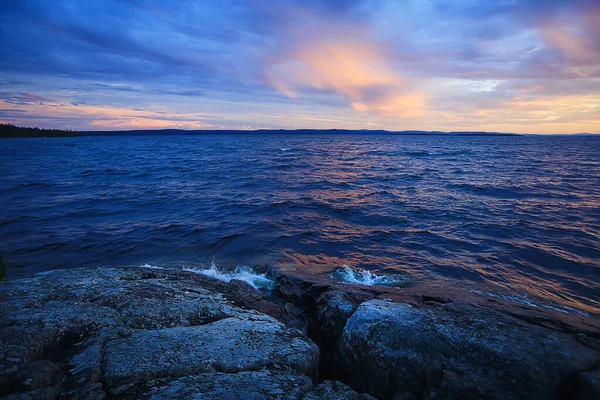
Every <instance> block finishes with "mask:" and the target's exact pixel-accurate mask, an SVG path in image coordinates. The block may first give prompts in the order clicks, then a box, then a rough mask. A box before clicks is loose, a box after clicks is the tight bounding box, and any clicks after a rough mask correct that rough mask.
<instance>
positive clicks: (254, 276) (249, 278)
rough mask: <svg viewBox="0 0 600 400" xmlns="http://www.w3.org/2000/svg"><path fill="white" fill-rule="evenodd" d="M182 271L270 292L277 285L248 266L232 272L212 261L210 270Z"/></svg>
mask: <svg viewBox="0 0 600 400" xmlns="http://www.w3.org/2000/svg"><path fill="white" fill-rule="evenodd" d="M140 267H141V268H150V269H170V268H164V267H159V266H157V265H151V264H143V265H140ZM181 269H182V270H184V271H189V272H194V273H196V274H200V275H205V276H210V277H211V278H216V279H218V280H221V281H224V282H230V281H231V280H232V279H237V280H240V281H244V282H246V283H248V284H249V285H250V286H252V287H254V288H255V289H258V290H266V291H268V290H271V289H272V288H273V286H274V285H275V282H274V281H273V280H272V279H269V278H268V277H267V275H266V274H260V273H258V272H256V271H254V270H253V269H252V268H250V267H247V266H239V267H235V268H234V269H233V270H231V271H227V270H225V269H223V268H222V267H220V266H218V265H217V264H216V263H215V262H214V261H212V262H211V263H210V265H209V266H208V268H203V267H181Z"/></svg>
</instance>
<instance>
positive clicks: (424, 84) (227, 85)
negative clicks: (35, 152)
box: [0, 0, 600, 131]
mask: <svg viewBox="0 0 600 400" xmlns="http://www.w3.org/2000/svg"><path fill="white" fill-rule="evenodd" d="M599 19H600V3H599V2H598V1H597V0H498V1H462V0H444V1H422V0H410V1H408V0H407V1H400V2H399V1H396V0H358V1H354V0H243V1H242V0H223V1H220V2H206V1H198V0H186V1H176V2H174V1H169V0H144V1H141V0H106V1H101V2H73V1H67V0H55V1H52V2H48V1H40V0H22V1H13V2H10V1H9V2H0V75H2V79H1V80H0V87H1V88H2V89H3V90H2V91H0V98H2V99H4V102H3V103H2V104H3V105H10V106H11V107H14V108H18V109H19V110H16V109H14V110H13V111H12V112H10V113H9V114H7V113H6V112H5V113H4V114H2V118H4V119H6V118H10V119H11V121H14V122H16V123H21V124H28V123H35V124H38V125H39V124H42V123H44V124H49V125H52V126H54V127H61V126H62V127H67V124H70V125H71V126H72V127H76V128H80V129H86V128H88V127H90V126H91V127H92V128H96V129H99V128H101V126H111V125H112V126H115V127H118V126H123V127H127V126H129V127H133V126H137V125H139V126H142V125H144V124H150V123H151V122H150V121H155V122H153V123H155V124H157V126H158V125H163V126H165V125H168V124H184V125H185V124H189V125H187V126H190V127H192V126H195V125H192V124H193V123H194V121H196V122H198V121H200V123H208V124H211V125H213V126H220V125H225V126H227V127H234V126H248V125H250V126H253V127H294V128H303V127H314V128H319V127H330V128H334V127H351V128H362V127H371V126H373V127H375V126H376V127H380V128H387V129H444V128H445V126H446V125H447V124H448V123H450V124H455V123H456V124H463V125H462V126H460V128H457V129H473V130H478V129H484V127H489V126H497V124H498V123H502V124H503V125H502V126H506V125H507V124H509V123H512V122H513V121H515V122H516V121H518V122H519V123H521V126H522V127H523V129H529V130H534V129H538V130H542V127H543V128H544V130H546V129H547V128H549V127H550V126H551V125H552V124H553V123H554V124H557V125H556V126H557V130H561V131H565V130H568V129H569V126H571V127H572V130H594V129H595V130H597V128H595V126H600V117H599V116H598V110H595V109H593V108H591V109H589V110H588V111H581V112H579V111H577V110H576V109H575V108H572V107H570V106H568V107H567V106H565V104H566V103H568V102H577V101H582V99H584V98H585V99H586V100H585V101H586V104H596V103H597V102H598V101H597V100H598V99H599V97H600V96H599V95H598V93H600V80H599V78H600V31H599V30H600V20H599ZM457 81H460V83H457ZM281 94H284V96H282V95H281ZM524 98H527V99H528V101H527V102H524V101H523V99H524ZM529 99H537V100H538V102H537V103H535V104H534V103H532V102H530V101H529ZM553 99H560V100H556V101H555V100H553ZM565 102H566V103H565ZM516 103H519V104H522V105H523V106H520V107H513V106H512V105H511V104H516ZM65 104H66V105H68V107H70V109H69V108H68V107H67V108H65V107H64V105H65ZM75 104H77V105H78V106H75ZM94 104H95V105H103V106H104V107H107V108H106V109H103V110H94V109H90V108H86V107H84V106H90V107H91V106H92V105H94ZM553 104H562V106H563V107H567V108H568V109H569V110H570V111H569V113H568V115H566V114H565V113H563V112H562V111H561V106H556V107H555V106H553ZM573 105H574V106H576V105H577V104H573ZM528 107H529V108H530V110H531V112H528V109H527V108H528ZM3 108H5V109H9V110H11V108H10V107H8V106H6V107H3ZM109 109H114V110H119V111H118V112H117V111H115V112H114V113H112V114H111V112H109V111H108V110H109ZM136 109H138V110H136ZM140 110H142V111H148V112H149V114H143V115H142V114H139V113H140V112H141V111H140ZM480 110H484V111H485V110H498V112H497V113H494V112H493V111H490V112H481V113H478V111H480ZM534 110H535V111H534ZM543 110H546V112H547V113H550V114H553V113H554V114H555V115H556V116H559V118H556V119H555V120H553V121H550V120H548V119H545V118H542V117H540V116H541V115H542V114H543ZM594 110H595V111H594ZM135 112H138V114H137V115H136V114H135ZM160 113H162V114H160ZM208 115H210V116H211V117H210V118H211V119H210V122H207V120H204V119H202V118H204V117H206V116H208ZM423 115H426V116H427V118H421V117H420V116H423ZM497 115H504V117H503V118H504V119H510V118H513V117H514V118H513V119H511V120H510V121H505V122H503V121H498V118H497ZM19 116H21V117H19ZM275 116H277V117H275ZM521 116H523V118H521ZM196 117H200V119H195V118H196ZM321 117H325V118H321ZM577 118H580V120H577ZM158 121H160V122H158ZM536 121H537V122H536ZM565 121H571V122H572V125H568V123H567V122H565ZM92 123H93V124H94V125H91V124H92ZM535 123H539V124H540V125H539V127H538V128H536V127H535ZM559 124H560V127H559ZM144 126H145V125H144ZM169 126H171V125H169ZM455 126H457V127H458V125H455ZM510 126H511V127H512V128H515V129H514V130H520V129H518V128H519V127H518V126H516V125H514V124H511V125H510ZM585 126H587V127H588V128H587V129H583V128H582V127H585Z"/></svg>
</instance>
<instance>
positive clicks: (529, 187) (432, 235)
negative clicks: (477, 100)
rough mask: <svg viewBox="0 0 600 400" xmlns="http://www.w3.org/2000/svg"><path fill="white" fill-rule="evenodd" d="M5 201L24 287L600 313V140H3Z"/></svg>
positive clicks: (12, 256) (14, 270) (14, 272)
mask: <svg viewBox="0 0 600 400" xmlns="http://www.w3.org/2000/svg"><path fill="white" fill-rule="evenodd" d="M0 204H1V209H0V256H2V257H3V258H4V260H5V261H7V262H8V271H7V272H8V276H9V279H15V278H20V277H26V276H31V275H32V274H34V273H38V272H43V271H46V270H49V269H56V268H78V267H96V266H119V265H143V264H149V265H155V266H163V267H174V268H190V267H191V268H197V269H198V268H207V267H209V266H210V265H211V264H214V265H217V266H218V267H217V269H219V270H220V272H227V271H230V270H232V269H234V268H235V267H239V266H250V267H252V266H256V265H269V266H276V267H279V268H284V269H288V270H293V269H299V270H301V271H303V272H309V273H313V274H319V275H322V276H324V277H326V276H331V277H332V278H337V279H346V280H357V281H360V282H361V283H365V284H377V283H384V284H385V283H389V282H395V283H398V282H400V283H401V284H404V285H410V284H416V283H419V282H426V281H432V280H439V281H443V283H448V284H451V285H458V286H461V287H464V288H465V290H472V291H476V292H478V293H480V294H482V295H486V296H504V297H508V298H512V299H515V300H517V301H521V302H525V303H531V304H534V305H537V306H540V307H550V308H557V309H560V310H563V311H566V312H575V313H577V312H587V313H592V314H598V313H600V137H548V136H540V137H532V136H519V137H513V136H503V137H499V136H494V137H482V136H468V137H453V136H391V135H389V136H370V135H348V136H342V135H340V136H337V135H308V136H300V135H247V136H244V135H213V136H137V137H79V138H56V139H3V140H0ZM214 269H215V267H214V266H213V270H214ZM238 272H239V271H238Z"/></svg>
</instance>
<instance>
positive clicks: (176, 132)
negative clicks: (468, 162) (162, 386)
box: [0, 124, 596, 138]
mask: <svg viewBox="0 0 600 400" xmlns="http://www.w3.org/2000/svg"><path fill="white" fill-rule="evenodd" d="M205 135H364V136H375V135H390V136H392V135H395V136H569V137H571V136H575V137H580V136H596V134H593V133H555V134H543V133H539V134H538V133H511V132H484V131H456V132H443V131H420V130H405V131H388V130H368V129H255V130H235V129H211V130H186V129H158V130H154V129H142V130H122V131H73V130H63V129H40V128H27V127H17V126H14V125H6V124H3V125H0V138H43V137H83V136H123V137H127V136H205Z"/></svg>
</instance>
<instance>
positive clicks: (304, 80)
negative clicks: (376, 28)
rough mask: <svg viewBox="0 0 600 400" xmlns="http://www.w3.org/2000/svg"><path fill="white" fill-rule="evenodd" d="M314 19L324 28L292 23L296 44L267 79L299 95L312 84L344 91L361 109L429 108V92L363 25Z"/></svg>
mask: <svg viewBox="0 0 600 400" xmlns="http://www.w3.org/2000/svg"><path fill="white" fill-rule="evenodd" d="M308 25H309V26H310V27H311V29H314V31H315V32H318V34H317V35H311V34H309V33H308V32H307V31H306V30H305V29H304V28H298V27H296V28H295V29H294V28H293V29H291V30H290V41H291V42H292V43H294V44H293V45H292V46H291V48H290V50H289V51H287V52H285V53H284V54H282V55H281V56H280V57H279V58H276V59H275V60H272V61H271V63H270V64H268V65H267V67H266V76H267V80H268V82H269V83H270V84H271V85H272V86H273V87H274V88H275V89H276V90H277V91H279V92H281V93H283V94H285V95H286V96H288V97H290V98H297V97H300V96H301V93H302V92H303V91H309V90H310V89H311V88H312V89H318V90H320V91H325V92H333V93H335V94H337V95H339V96H342V97H343V98H344V99H345V100H346V101H347V103H348V105H349V106H350V107H351V108H352V109H354V110H356V111H359V112H375V113H378V114H380V115H383V116H394V117H414V116H420V115H423V114H424V106H425V96H423V95H422V94H419V93H416V92H415V91H414V89H413V88H412V86H411V84H410V83H409V81H408V80H407V79H405V78H404V77H402V76H401V75H400V74H399V73H398V72H397V71H396V70H394V69H393V68H392V65H391V64H392V62H391V60H390V59H388V58H387V57H386V56H385V52H384V51H383V50H382V49H381V48H379V46H378V45H377V44H376V43H375V42H373V41H370V40H369V39H368V37H367V34H366V33H365V32H364V31H363V30H361V29H360V28H357V27H352V26H346V25H343V24H339V25H336V24H334V23H333V24H332V23H331V21H329V22H325V21H319V20H314V19H313V20H311V23H309V24H308ZM303 26H304V24H303Z"/></svg>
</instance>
